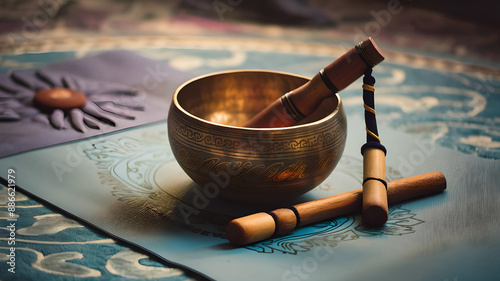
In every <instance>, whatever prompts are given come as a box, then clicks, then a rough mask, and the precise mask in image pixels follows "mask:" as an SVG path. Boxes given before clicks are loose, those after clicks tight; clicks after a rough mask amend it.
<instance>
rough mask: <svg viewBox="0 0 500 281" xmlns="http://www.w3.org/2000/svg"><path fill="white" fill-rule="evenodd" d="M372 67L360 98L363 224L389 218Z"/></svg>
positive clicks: (364, 80)
mask: <svg viewBox="0 0 500 281" xmlns="http://www.w3.org/2000/svg"><path fill="white" fill-rule="evenodd" d="M371 74H372V69H371V68H370V69H368V70H367V71H366V72H365V76H364V77H363V102H364V107H365V124H366V143H365V144H364V145H363V146H362V147H361V154H362V155H363V211H362V214H363V224H365V225H367V226H370V227H379V226H382V225H384V224H385V222H386V221H387V218H388V203H387V181H386V177H385V154H386V153H387V151H386V149H385V147H384V146H383V145H382V144H381V143H380V138H379V135H378V130H377V120H376V118H375V99H374V94H375V88H374V87H373V86H374V85H375V78H373V76H372V75H371Z"/></svg>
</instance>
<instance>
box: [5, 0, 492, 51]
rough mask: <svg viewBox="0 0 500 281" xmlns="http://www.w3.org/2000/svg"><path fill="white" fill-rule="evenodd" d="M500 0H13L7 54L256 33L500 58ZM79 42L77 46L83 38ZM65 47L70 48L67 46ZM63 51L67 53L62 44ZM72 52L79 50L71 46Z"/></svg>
mask: <svg viewBox="0 0 500 281" xmlns="http://www.w3.org/2000/svg"><path fill="white" fill-rule="evenodd" d="M499 5H500V4H498V3H497V2H496V1H452V0H443V1H431V0H413V1H412V0H400V1H399V0H370V1H368V0H363V1H327V0H271V1H269V0H259V1H255V0H252V1H250V0H171V1H157V0H143V1H133V0H131V1H126V0H110V1H99V0H86V1H83V0H7V1H1V3H0V34H1V35H0V52H2V53H22V52H26V51H43V49H44V46H45V48H50V49H53V48H54V47H53V46H51V47H47V44H51V41H52V43H53V44H57V41H56V42H55V43H54V40H56V39H68V38H75V40H77V39H79V40H80V41H78V44H80V43H81V42H82V41H81V40H82V38H85V40H86V41H85V42H87V43H88V42H90V41H91V40H99V39H102V37H103V36H138V37H141V36H180V35H182V36H190V35H192V36H214V35H224V36H228V35H229V36H253V37H260V38H273V39H279V38H286V39H287V40H299V41H309V42H315V41H320V42H327V43H328V41H329V40H337V41H342V42H346V44H349V45H351V44H352V43H354V42H357V41H360V39H361V38H363V37H365V35H367V36H373V37H376V38H377V42H379V45H380V44H381V45H384V46H394V47H397V48H408V49H409V50H419V51H425V52H432V53H436V54H437V55H439V54H448V55H458V56H467V57H474V58H478V59H482V60H486V61H490V60H493V61H498V60H499V58H500V56H499V55H498V51H497V49H498V46H500V44H499V42H500V38H499V26H500V20H499V18H498V16H497V15H498V12H499V10H500V9H499ZM75 42H76V41H75ZM59 44H67V42H66V41H65V42H60V43H59ZM61 48H64V47H63V46H61ZM68 48H71V47H70V46H68Z"/></svg>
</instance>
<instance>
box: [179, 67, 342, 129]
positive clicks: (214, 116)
mask: <svg viewBox="0 0 500 281" xmlns="http://www.w3.org/2000/svg"><path fill="white" fill-rule="evenodd" d="M308 80H309V79H308V78H306V77H303V76H298V75H293V74H288V73H282V72H273V71H252V70H243V71H231V72H222V73H217V74H211V75H207V76H204V77H201V78H197V79H195V80H191V81H189V82H187V83H186V84H185V85H183V86H182V87H180V88H179V90H178V93H177V95H175V98H176V101H177V103H178V105H179V106H180V107H181V108H182V109H183V110H184V111H186V113H188V114H190V115H193V116H195V117H197V118H200V119H203V120H206V121H210V122H213V123H218V124H223V125H229V126H243V124H245V122H246V121H248V120H249V119H250V118H252V117H253V116H255V115H256V114H257V113H258V112H259V111H261V110H262V109H264V108H265V107H266V106H268V105H269V104H271V103H272V102H273V101H275V100H276V99H278V98H279V97H281V96H282V95H283V94H285V93H286V92H288V91H291V90H293V89H295V88H297V87H299V86H301V85H303V84H304V83H306V82H307V81H308ZM332 97H333V98H332V99H329V101H327V102H326V103H327V105H323V106H322V107H323V108H322V109H321V110H318V111H317V112H316V113H315V114H314V115H313V116H310V117H309V118H306V119H305V120H303V121H302V122H301V123H308V122H313V121H317V120H320V119H322V118H325V117H326V116H328V115H329V114H331V113H332V112H333V111H334V110H335V109H336V107H337V106H338V99H337V97H336V96H335V95H332Z"/></svg>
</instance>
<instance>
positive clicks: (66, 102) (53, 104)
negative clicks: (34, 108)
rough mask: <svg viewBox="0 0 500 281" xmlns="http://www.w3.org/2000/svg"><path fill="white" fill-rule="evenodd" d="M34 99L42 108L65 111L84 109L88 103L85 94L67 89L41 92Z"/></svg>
mask: <svg viewBox="0 0 500 281" xmlns="http://www.w3.org/2000/svg"><path fill="white" fill-rule="evenodd" d="M33 99H34V101H35V104H36V105H38V106H40V107H43V108H51V109H56V108H59V109H63V110H64V109H71V108H77V107H82V106H83V105H85V102H86V101H87V97H86V96H85V95H84V94H83V93H81V92H78V91H75V90H72V89H66V88H52V89H44V90H40V91H38V92H37V93H36V94H35V97H34V98H33Z"/></svg>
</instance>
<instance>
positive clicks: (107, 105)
mask: <svg viewBox="0 0 500 281" xmlns="http://www.w3.org/2000/svg"><path fill="white" fill-rule="evenodd" d="M144 95H145V94H144V93H142V92H140V91H138V90H135V89H133V88H131V87H128V86H123V85H119V84H115V83H107V82H101V81H93V80H89V79H84V78H81V77H76V76H74V75H67V74H63V73H57V72H52V71H48V70H37V71H34V72H33V71H17V72H13V73H12V74H11V75H10V76H9V77H7V76H5V77H2V78H0V122H5V121H16V120H20V119H22V118H32V119H33V120H34V121H37V122H41V123H46V124H51V125H52V127H54V128H56V129H65V128H67V127H68V126H67V122H66V121H69V123H70V124H71V127H72V128H74V129H75V130H77V131H79V132H82V133H85V132H86V131H87V128H92V129H97V130H98V129H100V128H101V126H103V125H105V124H106V125H111V126H116V124H117V120H118V119H119V118H124V119H128V120H134V119H135V114H134V111H143V110H144V107H143V106H142V105H141V101H142V100H144ZM75 97H76V98H77V99H78V101H77V102H76V103H75V102H74V100H75ZM72 102H73V103H72ZM117 118H118V119H117Z"/></svg>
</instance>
